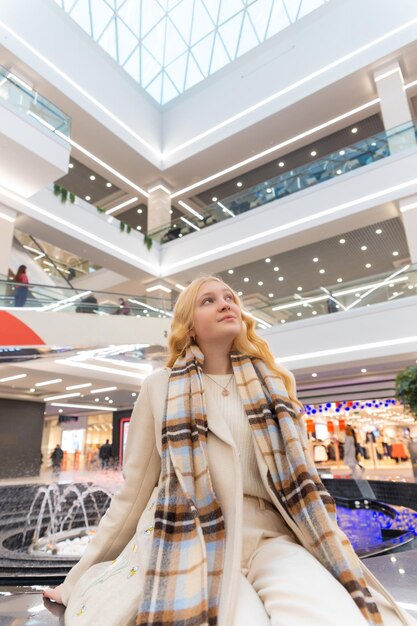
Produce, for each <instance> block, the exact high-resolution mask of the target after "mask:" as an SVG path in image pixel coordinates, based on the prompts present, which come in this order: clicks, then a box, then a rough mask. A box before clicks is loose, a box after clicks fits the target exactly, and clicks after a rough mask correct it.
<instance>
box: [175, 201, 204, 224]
mask: <svg viewBox="0 0 417 626" xmlns="http://www.w3.org/2000/svg"><path fill="white" fill-rule="evenodd" d="M178 204H179V205H180V206H182V208H183V209H185V210H186V211H189V212H190V213H192V214H193V215H194V216H195V217H198V219H199V220H203V219H204V217H203V216H202V215H200V213H198V212H197V211H196V210H195V209H193V207H191V206H190V205H189V204H187V203H186V202H183V201H182V200H179V201H178Z"/></svg>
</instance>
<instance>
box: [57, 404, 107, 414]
mask: <svg viewBox="0 0 417 626" xmlns="http://www.w3.org/2000/svg"><path fill="white" fill-rule="evenodd" d="M51 406H62V407H66V408H68V409H87V410H91V411H102V412H103V413H107V412H108V411H111V412H113V411H118V410H119V409H118V408H117V407H110V406H98V405H97V404H66V403H63V402H51Z"/></svg>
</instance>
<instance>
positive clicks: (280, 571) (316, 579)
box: [233, 496, 417, 626]
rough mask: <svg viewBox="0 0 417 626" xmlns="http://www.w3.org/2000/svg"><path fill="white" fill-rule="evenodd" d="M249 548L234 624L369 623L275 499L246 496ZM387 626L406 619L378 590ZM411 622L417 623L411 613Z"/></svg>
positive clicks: (245, 542)
mask: <svg viewBox="0 0 417 626" xmlns="http://www.w3.org/2000/svg"><path fill="white" fill-rule="evenodd" d="M243 520H244V531H243V552H242V564H241V571H242V576H241V579H240V589H239V593H238V603H237V607H236V613H235V621H234V624H233V626H254V625H256V626H369V625H368V622H367V621H366V620H365V618H364V617H363V616H362V613H361V612H360V610H359V609H358V608H357V606H356V604H355V602H354V601H353V600H352V598H351V596H350V594H349V593H348V592H347V591H346V589H345V588H344V587H343V586H342V585H341V584H340V583H339V582H338V581H337V580H336V579H335V578H334V576H332V574H330V572H328V570H327V569H326V568H325V567H324V566H323V565H321V563H320V562H319V561H318V560H317V559H316V558H315V557H314V556H312V555H311V554H310V553H309V552H308V551H307V550H306V549H305V548H304V547H303V546H301V545H300V544H299V543H298V542H297V540H296V539H295V537H294V535H293V533H292V531H291V530H290V529H289V528H288V526H287V525H286V524H285V522H284V520H283V518H282V516H281V515H280V514H279V513H278V511H276V510H275V508H274V507H273V505H272V504H270V503H269V502H267V501H265V500H263V499H261V498H254V497H247V496H245V497H244V505H243ZM372 595H373V597H374V600H375V602H376V603H377V605H378V608H379V610H380V613H381V616H382V619H383V624H384V626H401V624H402V622H401V620H400V618H399V617H398V616H397V614H396V613H395V611H394V609H393V608H392V607H391V606H390V604H389V602H388V601H387V600H386V599H385V598H384V597H383V596H382V595H381V594H379V593H377V592H375V591H372ZM409 624H410V626H414V625H416V626H417V622H416V621H415V620H414V619H413V618H412V617H411V616H410V622H409Z"/></svg>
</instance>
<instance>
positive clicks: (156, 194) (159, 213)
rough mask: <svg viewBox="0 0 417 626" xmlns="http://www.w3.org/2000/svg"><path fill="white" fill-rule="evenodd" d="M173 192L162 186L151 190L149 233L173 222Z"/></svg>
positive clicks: (159, 185) (156, 186) (149, 199)
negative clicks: (171, 212)
mask: <svg viewBox="0 0 417 626" xmlns="http://www.w3.org/2000/svg"><path fill="white" fill-rule="evenodd" d="M170 210H171V192H170V190H169V189H168V188H167V187H166V186H165V185H162V184H158V185H155V187H152V188H151V189H149V198H148V232H149V233H151V232H153V231H155V230H158V229H159V228H162V227H163V226H168V225H169V224H170V222H171V214H170Z"/></svg>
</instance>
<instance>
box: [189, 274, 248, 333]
mask: <svg viewBox="0 0 417 626" xmlns="http://www.w3.org/2000/svg"><path fill="white" fill-rule="evenodd" d="M193 324H194V327H193V330H192V332H191V334H192V335H193V336H195V338H196V340H197V343H199V344H200V345H202V344H204V343H207V342H216V343H217V342H219V341H220V342H228V343H230V344H231V343H232V341H233V339H235V337H237V335H238V334H239V333H240V329H241V327H242V314H241V310H240V307H239V305H238V304H237V303H236V302H235V300H234V296H233V293H232V292H231V290H230V289H229V288H228V287H227V286H226V285H225V284H224V283H221V282H219V281H217V280H210V281H209V282H207V283H204V285H202V286H201V287H200V289H199V291H198V293H197V298H196V302H195V307H194V317H193Z"/></svg>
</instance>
